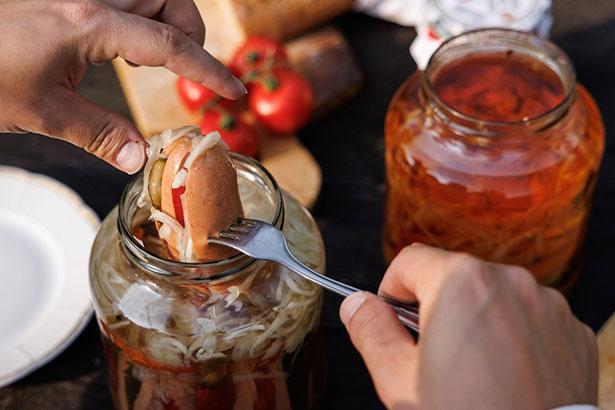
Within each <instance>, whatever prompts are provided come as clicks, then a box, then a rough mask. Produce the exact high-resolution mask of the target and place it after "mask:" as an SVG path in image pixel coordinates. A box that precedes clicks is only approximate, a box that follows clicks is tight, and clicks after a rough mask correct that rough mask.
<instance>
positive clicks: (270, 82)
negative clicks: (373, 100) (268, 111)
mask: <svg viewBox="0 0 615 410" xmlns="http://www.w3.org/2000/svg"><path fill="white" fill-rule="evenodd" d="M262 83H263V85H264V86H265V88H266V89H267V91H269V92H273V91H275V90H276V89H277V88H278V87H279V86H280V82H279V81H278V79H277V78H276V77H275V76H274V75H273V74H271V73H269V74H267V75H265V76H263V78H262Z"/></svg>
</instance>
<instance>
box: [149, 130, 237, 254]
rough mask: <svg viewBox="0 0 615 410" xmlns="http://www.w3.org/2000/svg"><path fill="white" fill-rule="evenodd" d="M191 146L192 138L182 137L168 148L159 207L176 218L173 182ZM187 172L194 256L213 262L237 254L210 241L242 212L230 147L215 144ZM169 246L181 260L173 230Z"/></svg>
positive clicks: (185, 207) (186, 202)
mask: <svg viewBox="0 0 615 410" xmlns="http://www.w3.org/2000/svg"><path fill="white" fill-rule="evenodd" d="M197 138H202V137H197ZM192 146H193V144H192V141H191V140H190V139H189V138H187V137H182V138H180V139H178V140H177V141H175V142H174V143H173V144H171V145H170V146H169V147H167V149H165V152H166V154H167V162H166V165H165V167H164V171H163V174H162V181H161V201H160V206H161V211H162V212H164V213H166V214H168V215H170V216H172V217H173V218H175V219H176V220H177V219H178V217H177V215H176V212H175V204H174V202H173V188H172V185H173V181H174V180H175V177H176V175H177V173H178V172H179V171H180V169H181V168H182V166H183V165H184V162H185V161H186V158H187V157H188V155H189V154H190V151H191V149H192ZM187 171H188V175H187V177H186V181H185V193H184V194H183V195H182V196H181V199H182V204H183V210H184V211H185V215H184V220H185V224H186V225H187V227H188V230H189V233H190V237H191V238H192V243H193V256H194V258H195V259H196V261H199V262H211V261H215V260H220V259H225V258H228V257H230V256H232V255H234V254H236V253H237V252H236V251H234V250H232V249H229V248H227V247H224V246H219V245H210V244H208V243H207V238H208V237H210V236H212V235H215V234H217V233H219V232H220V231H221V230H225V229H228V227H229V226H230V225H231V224H233V223H234V222H235V221H236V220H237V218H238V217H240V216H242V215H243V210H242V207H241V200H240V198H239V190H238V187H237V173H236V171H235V167H234V166H233V163H232V161H231V159H230V157H229V154H228V149H227V148H226V146H225V145H224V144H222V143H218V144H216V145H214V146H213V147H211V148H209V149H207V150H205V151H204V152H203V153H202V154H200V155H199V156H198V157H196V158H195V159H194V161H193V162H192V164H191V165H190V168H189V169H188V170H187ZM167 245H168V247H169V251H170V253H171V255H172V256H173V258H175V259H180V255H179V252H178V250H177V247H176V246H177V241H176V235H175V234H174V233H171V235H170V236H169V237H168V239H167Z"/></svg>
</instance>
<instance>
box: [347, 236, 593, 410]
mask: <svg viewBox="0 0 615 410" xmlns="http://www.w3.org/2000/svg"><path fill="white" fill-rule="evenodd" d="M379 292H380V293H381V294H384V295H387V296H390V297H393V298H396V299H399V300H412V301H417V302H420V304H421V312H420V314H421V329H422V331H421V334H420V337H419V339H418V342H415V341H414V340H413V339H412V337H411V336H410V335H409V334H408V332H407V331H406V329H405V328H403V327H402V325H401V324H400V323H399V321H398V320H397V318H396V317H395V314H394V313H393V311H392V310H391V309H390V308H389V307H388V305H387V304H386V303H384V302H382V301H381V300H379V299H378V298H376V297H375V296H373V295H370V294H368V293H356V294H354V295H352V296H350V297H349V298H347V299H346V300H345V301H344V303H343V304H342V307H341V311H340V315H341V318H342V320H343V321H344V323H345V325H346V327H347V328H348V331H349V333H350V336H351V339H352V342H353V344H354V345H355V346H356V348H357V349H358V350H359V352H360V353H361V355H362V357H363V360H364V361H365V363H366V365H367V368H368V370H369V372H370V374H371V376H372V379H373V381H374V384H375V386H376V390H377V392H378V395H379V396H380V398H381V399H382V401H383V402H384V404H385V405H386V406H387V408H391V409H401V408H419V409H553V408H556V407H558V406H566V405H573V404H588V405H595V404H596V401H597V381H598V363H597V350H596V341H595V337H594V334H593V332H592V331H591V330H590V329H589V328H588V327H587V326H585V325H583V324H582V323H581V322H579V321H578V320H577V319H576V318H575V317H574V316H573V315H572V313H571V311H570V309H569V307H568V305H567V303H566V301H565V299H564V297H563V296H562V295H561V294H560V293H559V292H557V291H555V290H553V289H550V288H547V287H543V286H540V285H538V284H537V283H536V281H535V280H534V279H533V278H532V276H531V275H530V274H529V272H528V271H527V270H525V269H523V268H520V267H516V266H510V265H501V264H495V263H489V262H483V261H481V260H479V259H477V258H474V257H471V256H468V255H465V254H459V253H452V252H447V251H443V250H440V249H436V248H431V247H428V246H424V245H418V244H416V245H413V246H410V247H408V248H405V249H404V250H402V251H401V253H400V254H399V255H398V256H397V257H396V258H395V259H394V260H393V262H392V263H391V265H390V267H389V269H388V270H387V272H386V274H385V276H384V279H383V281H382V283H381V285H380V290H379Z"/></svg>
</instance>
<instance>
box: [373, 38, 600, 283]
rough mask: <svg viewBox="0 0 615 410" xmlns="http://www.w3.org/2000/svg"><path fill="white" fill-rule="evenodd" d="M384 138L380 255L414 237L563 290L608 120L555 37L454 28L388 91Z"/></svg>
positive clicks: (572, 269) (572, 268) (571, 272)
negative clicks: (517, 269) (515, 268)
mask: <svg viewBox="0 0 615 410" xmlns="http://www.w3.org/2000/svg"><path fill="white" fill-rule="evenodd" d="M477 59H483V61H482V62H481V61H479V60H477ZM498 59H499V60H498ZM494 61H495V63H494V64H493V66H492V68H493V70H491V71H490V69H488V68H485V67H487V65H488V64H491V63H493V62H494ZM475 63H476V64H475ZM463 64H466V65H465V66H464V65H463ZM472 64H475V65H474V67H479V70H474V71H471V70H464V67H465V68H466V69H467V68H468V67H470V66H472ZM515 70H517V71H515ZM483 71H484V72H483ZM511 73H512V74H511ZM453 74H454V75H453ZM521 74H523V75H524V76H526V77H515V76H517V75H519V76H520V75H521ZM511 76H512V77H511ZM511 78H512V79H513V80H511ZM515 78H517V79H519V83H517V82H515V80H514V79H515ZM522 86H523V87H522ZM473 87H474V88H473ZM475 91H476V92H475ZM557 95H560V96H561V98H559V97H557ZM543 97H544V98H543ZM556 97H557V98H556ZM558 98H559V99H558ZM549 99H550V100H549ZM554 101H555V102H554ZM550 104H551V105H550ZM459 107H462V108H459ZM524 112H527V113H530V112H531V113H532V114H531V115H526V114H524ZM516 114H518V118H516V117H515V115H516ZM511 119H512V120H511ZM385 144H386V153H385V162H386V175H387V188H388V191H387V196H386V206H385V209H386V211H385V226H384V241H383V244H384V254H385V257H386V259H387V260H389V261H390V260H391V259H392V258H393V257H394V256H395V255H396V254H397V253H398V252H399V251H400V250H401V249H402V248H403V247H404V246H406V245H409V244H411V243H413V242H422V243H425V244H430V245H433V246H437V247H440V248H444V249H448V250H452V251H461V252H467V253H470V254H473V255H476V256H478V257H481V258H483V259H486V260H489V261H493V262H501V263H508V264H516V265H521V266H524V267H526V268H528V269H529V270H530V271H531V272H532V273H533V274H534V275H535V277H536V278H537V279H538V281H539V282H541V283H542V284H547V285H552V286H555V287H558V288H560V289H561V290H567V289H569V287H570V286H571V285H572V284H573V283H574V282H575V281H576V278H577V276H578V274H579V271H580V266H579V262H580V261H579V253H580V248H581V245H582V242H583V239H584V235H585V229H586V224H587V219H588V215H589V211H590V207H591V199H592V196H593V190H594V186H595V182H596V177H597V174H598V170H599V168H600V162H601V159H602V154H603V151H604V125H603V122H602V118H601V116H600V112H599V110H598V107H597V106H596V104H595V102H594V100H593V99H592V97H591V96H590V94H589V93H588V92H587V90H586V89H585V88H584V87H583V86H581V85H580V84H577V83H576V79H575V73H574V68H573V66H572V64H571V62H570V60H569V59H568V58H567V56H566V55H565V54H564V53H563V52H562V51H561V50H560V49H559V48H558V47H556V46H555V45H554V44H552V43H550V42H549V41H547V40H544V39H541V38H539V37H536V36H534V35H531V34H527V33H522V32H517V31H513V30H501V29H486V30H477V31H472V32H468V33H465V34H462V35H460V36H457V37H453V38H451V39H450V40H448V41H447V42H445V43H444V44H442V46H440V48H439V49H438V50H437V51H436V52H435V53H434V55H433V56H432V57H431V60H430V61H429V64H428V66H427V67H426V69H425V71H424V72H416V73H414V74H413V75H412V76H411V77H410V78H408V80H406V82H405V83H403V84H402V85H401V87H400V88H399V90H398V91H397V93H396V94H395V96H394V97H393V99H392V101H391V104H390V107H389V110H388V113H387V116H386V122H385Z"/></svg>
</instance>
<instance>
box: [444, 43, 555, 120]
mask: <svg viewBox="0 0 615 410" xmlns="http://www.w3.org/2000/svg"><path fill="white" fill-rule="evenodd" d="M433 88H434V90H435V92H436V94H437V95H438V96H439V97H440V99H441V100H442V101H443V102H444V103H446V104H447V105H448V106H450V107H452V108H453V109H455V110H456V111H459V112H461V113H462V114H465V115H468V116H471V117H473V118H476V119H480V120H484V121H498V122H516V121H523V120H527V119H530V118H534V117H538V116H540V115H542V114H544V113H546V112H548V111H550V110H552V109H553V108H555V107H557V105H559V104H560V103H561V102H562V101H563V99H564V86H563V85H562V82H561V80H560V79H559V77H558V76H557V74H556V73H555V72H553V70H551V69H550V68H549V67H547V66H546V65H545V64H543V63H541V62H540V61H538V60H535V59H533V58H529V57H527V56H523V55H520V54H517V53H514V52H512V51H508V52H507V53H498V54H477V55H471V56H468V57H466V58H463V59H461V60H459V61H454V62H452V63H449V64H447V65H445V66H444V67H442V68H441V69H440V70H439V71H438V72H437V73H436V74H435V80H434V81H433Z"/></svg>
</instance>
